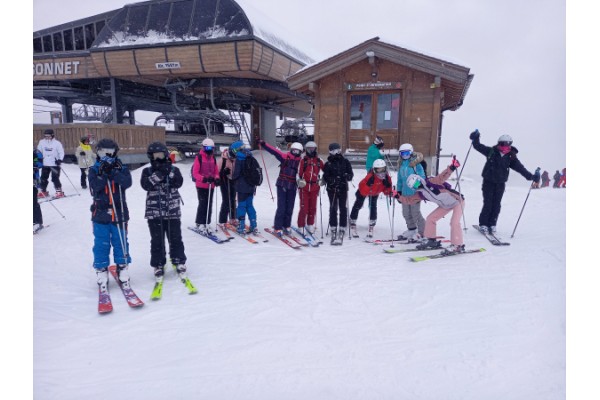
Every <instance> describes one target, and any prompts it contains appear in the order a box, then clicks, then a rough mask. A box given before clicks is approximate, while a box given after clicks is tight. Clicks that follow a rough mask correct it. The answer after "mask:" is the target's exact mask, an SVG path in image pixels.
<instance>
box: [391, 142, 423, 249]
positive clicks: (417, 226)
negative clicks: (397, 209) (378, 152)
mask: <svg viewBox="0 0 600 400" xmlns="http://www.w3.org/2000/svg"><path fill="white" fill-rule="evenodd" d="M399 153H400V159H399V165H398V181H397V184H396V188H397V189H398V191H399V192H401V193H402V195H404V196H412V195H413V194H415V190H414V188H412V187H410V186H408V184H407V183H406V180H407V179H408V177H409V176H410V175H412V174H416V175H419V176H420V177H421V178H423V179H425V171H424V170H423V166H422V165H421V160H422V159H423V155H422V154H421V153H416V152H414V151H413V146H412V144H410V143H404V144H403V145H402V146H400V149H399ZM402 216H403V217H404V220H405V221H406V229H407V230H406V231H405V232H404V233H403V234H402V235H400V236H399V237H398V240H408V241H417V240H419V239H421V238H422V237H423V234H424V232H425V218H423V214H421V202H416V203H414V204H408V203H402Z"/></svg>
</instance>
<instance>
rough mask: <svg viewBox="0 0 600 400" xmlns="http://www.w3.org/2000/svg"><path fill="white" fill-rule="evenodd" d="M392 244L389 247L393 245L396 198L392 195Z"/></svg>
mask: <svg viewBox="0 0 600 400" xmlns="http://www.w3.org/2000/svg"><path fill="white" fill-rule="evenodd" d="M393 188H394V190H396V186H393ZM392 203H393V204H392V244H390V247H394V221H395V220H396V200H394V198H393V197H392Z"/></svg>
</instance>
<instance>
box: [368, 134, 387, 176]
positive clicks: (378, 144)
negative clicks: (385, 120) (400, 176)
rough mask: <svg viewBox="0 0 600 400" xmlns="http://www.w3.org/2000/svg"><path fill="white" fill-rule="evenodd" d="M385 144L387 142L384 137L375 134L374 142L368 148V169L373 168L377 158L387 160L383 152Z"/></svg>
mask: <svg viewBox="0 0 600 400" xmlns="http://www.w3.org/2000/svg"><path fill="white" fill-rule="evenodd" d="M384 146H385V143H384V142H383V139H382V138H381V137H380V136H375V139H374V140H373V143H372V144H371V145H370V146H369V148H368V150H367V161H366V163H365V168H366V169H367V171H370V170H371V168H373V163H374V162H375V160H384V161H385V159H384V157H383V153H382V150H383V147H384Z"/></svg>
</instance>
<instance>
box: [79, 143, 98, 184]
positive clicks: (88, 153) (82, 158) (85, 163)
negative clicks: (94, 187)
mask: <svg viewBox="0 0 600 400" xmlns="http://www.w3.org/2000/svg"><path fill="white" fill-rule="evenodd" d="M75 157H77V164H78V165H79V169H80V170H81V179H80V180H81V188H82V189H87V170H88V168H89V167H91V166H92V165H94V161H95V157H94V151H93V150H92V146H90V138H88V137H87V136H84V137H82V138H81V140H79V146H78V147H77V149H76V150H75Z"/></svg>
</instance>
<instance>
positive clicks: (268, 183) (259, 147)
mask: <svg viewBox="0 0 600 400" xmlns="http://www.w3.org/2000/svg"><path fill="white" fill-rule="evenodd" d="M258 149H259V151H260V158H262V162H263V168H264V169H265V175H266V176H267V185H268V186H269V192H271V200H273V201H275V197H273V191H272V190H271V181H270V180H269V170H268V169H267V166H266V164H265V156H264V155H263V152H262V146H261V145H260V142H259V143H258Z"/></svg>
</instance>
